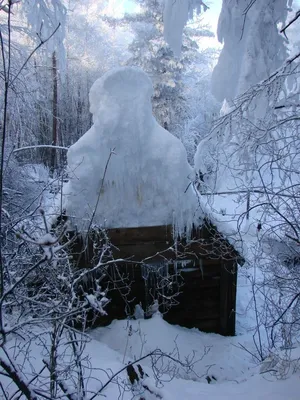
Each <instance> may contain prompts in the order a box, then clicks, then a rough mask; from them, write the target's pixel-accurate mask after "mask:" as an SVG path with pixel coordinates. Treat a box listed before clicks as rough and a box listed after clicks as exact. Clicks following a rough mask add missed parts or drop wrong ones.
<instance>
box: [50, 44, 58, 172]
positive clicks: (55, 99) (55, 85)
mask: <svg viewBox="0 0 300 400" xmlns="http://www.w3.org/2000/svg"><path fill="white" fill-rule="evenodd" d="M52 80H53V105H52V145H53V146H57V137H58V135H57V130H58V129H57V128H58V127H57V118H58V115H57V113H58V107H57V103H58V90H57V89H58V73H57V58H56V53H55V51H54V52H53V54H52ZM56 168H57V159H56V149H51V161H50V173H51V175H52V176H53V174H54V171H55V170H56Z"/></svg>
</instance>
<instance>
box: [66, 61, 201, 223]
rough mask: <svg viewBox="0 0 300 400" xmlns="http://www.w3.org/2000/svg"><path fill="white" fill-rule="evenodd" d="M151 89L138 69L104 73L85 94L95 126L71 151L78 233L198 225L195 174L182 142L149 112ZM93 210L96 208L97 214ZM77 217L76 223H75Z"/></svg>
mask: <svg viewBox="0 0 300 400" xmlns="http://www.w3.org/2000/svg"><path fill="white" fill-rule="evenodd" d="M152 91H153V88H152V84H151V81H150V79H149V78H148V76H147V75H146V74H145V73H144V72H143V71H142V70H141V69H139V68H135V67H122V68H116V69H114V70H111V71H110V72H107V73H106V74H104V75H103V77H101V78H100V79H98V80H97V81H96V82H95V83H94V85H93V86H92V88H91V91H90V110H91V112H92V114H93V126H92V127H91V128H90V130H89V131H88V132H86V133H85V134H84V135H83V136H82V137H81V138H80V139H79V140H78V141H77V142H76V143H75V144H73V145H72V146H71V147H70V149H69V151H68V170H69V182H68V183H67V184H65V185H64V187H63V194H64V196H63V197H64V199H65V204H64V207H65V209H66V211H67V215H69V216H71V217H74V218H73V222H74V224H75V225H77V226H78V227H79V228H80V229H81V230H84V228H86V227H87V226H88V224H89V221H90V219H91V216H92V215H93V213H94V210H95V209H96V211H95V215H94V218H93V221H92V222H93V224H96V225H97V226H103V227H107V228H111V227H138V226H154V225H163V224H172V223H173V224H174V226H177V227H178V228H180V227H182V229H183V228H184V227H185V226H191V224H192V223H193V221H195V219H194V218H195V212H196V209H197V199H196V196H195V193H194V191H193V189H192V185H190V186H189V184H190V180H191V179H192V178H193V171H192V168H191V167H190V165H189V164H188V162H187V156H186V151H185V148H184V146H183V144H182V143H181V142H180V140H179V139H177V138H175V137H174V136H173V135H172V134H170V133H169V132H168V131H166V130H165V129H163V128H162V127H161V126H160V125H159V124H158V123H157V122H156V120H155V119H154V117H153V115H152V108H151V95H152ZM96 206H97V207H96ZM75 216H76V218H75Z"/></svg>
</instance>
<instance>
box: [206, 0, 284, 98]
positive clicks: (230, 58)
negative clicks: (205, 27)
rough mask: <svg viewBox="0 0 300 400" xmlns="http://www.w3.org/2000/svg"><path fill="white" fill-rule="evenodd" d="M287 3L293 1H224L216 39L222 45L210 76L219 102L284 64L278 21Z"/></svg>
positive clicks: (282, 19) (238, 92)
mask: <svg viewBox="0 0 300 400" xmlns="http://www.w3.org/2000/svg"><path fill="white" fill-rule="evenodd" d="M288 3H289V5H291V3H292V1H290V0H289V1H287V0H275V1H274V0H270V1H269V0H268V1H265V0H256V1H255V2H253V1H249V0H242V1H228V0H224V1H223V5H222V10H221V14H220V17H219V23H218V39H219V41H220V42H221V43H223V44H224V46H223V49H222V51H221V54H220V57H219V60H218V64H217V66H216V67H215V69H214V72H213V76H212V90H213V93H214V95H215V96H216V98H217V99H218V100H219V101H222V100H224V99H227V100H232V99H234V98H235V97H236V96H238V95H240V94H242V93H243V92H244V91H246V90H247V89H249V87H251V86H252V85H253V84H256V83H258V82H259V81H261V80H263V79H266V78H267V77H268V76H270V75H271V73H272V72H273V71H275V70H276V69H277V68H279V67H280V66H281V65H282V64H283V62H284V60H285V59H286V57H287V46H286V42H287V40H286V38H285V37H284V35H282V34H280V32H279V28H278V24H279V23H283V22H284V21H285V20H286V17H287V11H288Z"/></svg>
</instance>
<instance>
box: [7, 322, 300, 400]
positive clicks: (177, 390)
mask: <svg viewBox="0 0 300 400" xmlns="http://www.w3.org/2000/svg"><path fill="white" fill-rule="evenodd" d="M48 328H49V329H50V330H51V328H50V327H48ZM33 332H34V334H35V335H36V336H37V337H38V339H36V340H32V341H31V343H30V362H29V363H25V364H23V356H24V350H27V349H28V342H27V340H22V338H21V337H20V336H18V337H16V339H15V340H14V339H13V338H10V339H9V342H8V343H7V344H8V345H7V348H9V354H11V356H12V355H13V358H14V360H16V361H18V362H19V365H22V374H24V376H25V377H26V378H27V380H28V381H29V380H30V379H31V378H32V376H33V375H32V371H33V370H35V371H38V370H40V369H41V367H42V366H43V363H42V360H43V359H44V358H45V357H47V356H48V352H47V350H46V349H47V348H48V350H49V348H50V347H49V346H50V342H49V337H50V331H49V330H47V328H46V327H45V329H44V332H43V331H38V329H34V328H33ZM90 336H91V338H92V340H91V341H90V342H89V343H87V346H86V348H85V350H84V352H83V355H82V356H83V365H84V366H85V365H86V368H83V371H84V374H85V384H86V386H87V389H88V393H89V395H90V396H88V398H89V397H91V396H92V394H93V393H94V392H95V391H97V390H99V389H100V388H101V387H102V386H103V385H105V384H106V383H107V382H108V381H109V380H110V377H111V376H112V375H113V374H115V373H117V372H118V371H120V370H121V369H123V368H124V367H125V366H126V365H127V363H128V362H133V361H134V360H138V359H139V358H140V357H143V356H145V355H146V354H148V353H149V352H151V351H153V350H156V349H161V350H162V351H163V352H164V353H166V354H168V355H170V356H172V357H173V358H174V359H178V358H179V359H180V360H181V361H182V362H183V363H185V362H186V360H187V359H189V360H190V361H191V362H192V364H193V366H192V370H187V369H185V368H183V367H180V366H178V365H177V367H176V368H174V369H173V370H171V368H172V366H173V367H175V366H176V364H173V363H171V364H169V371H170V372H171V375H172V376H171V377H170V376H169V375H167V374H163V375H162V376H160V379H159V382H155V380H154V372H153V370H152V368H151V359H150V358H148V359H147V358H146V359H144V360H142V361H140V362H138V363H140V364H141V366H142V368H143V370H144V371H145V373H147V374H148V376H149V377H147V378H145V380H144V381H143V383H144V384H146V385H147V386H148V388H150V389H151V391H152V392H153V394H152V395H151V394H150V393H149V392H143V396H144V397H143V398H145V399H146V400H155V399H157V398H159V397H156V394H159V395H160V396H161V397H160V398H161V399H162V400H196V399H202V398H203V399H209V400H241V399H242V400H254V399H255V400H298V399H299V387H300V376H299V368H298V369H297V367H296V366H297V362H296V363H295V362H294V363H293V362H292V363H290V364H289V365H290V368H288V367H287V369H288V373H286V375H285V378H286V379H278V378H276V377H275V376H274V375H273V374H272V372H271V373H269V372H264V371H266V370H267V369H268V366H269V365H272V368H271V369H272V370H279V369H280V368H284V363H283V364H282V363H280V361H279V362H276V358H272V355H270V358H268V359H267V360H266V361H265V362H264V363H263V364H260V365H259V364H257V363H255V362H254V359H253V357H252V356H251V355H250V354H249V353H248V352H247V351H246V350H243V349H241V348H240V344H241V345H243V346H245V348H246V349H247V350H249V351H253V352H255V349H254V344H253V342H252V334H247V335H242V336H237V337H222V336H220V335H216V334H208V333H203V332H200V331H198V330H197V329H187V328H182V327H179V326H174V325H169V324H168V323H167V322H165V321H164V320H163V319H162V318H161V317H160V316H159V315H155V316H154V317H153V318H151V319H148V320H131V321H129V320H121V321H113V323H112V324H111V325H109V326H108V327H105V328H98V329H95V330H93V331H91V332H90ZM63 342H64V340H61V341H60V346H59V350H58V351H59V354H61V353H60V352H62V351H63V349H64V347H63ZM299 350H300V349H299V348H295V349H294V350H293V354H292V355H291V359H292V360H297V359H298V360H299V356H300V351H299ZM0 355H1V356H2V357H4V358H5V355H4V354H3V351H2V349H0ZM67 360H68V358H67ZM167 363H168V360H167V359H165V360H162V359H161V360H160V361H159V362H158V364H157V367H158V368H159V370H161V369H163V367H167V365H168V364H167ZM293 365H294V366H295V368H293V367H292V366H293ZM135 366H136V365H135ZM91 367H92V368H94V369H93V370H92V369H91ZM124 369H125V368H124ZM75 373H76V371H74V375H75ZM44 376H45V377H46V378H47V375H46V374H44ZM207 376H209V377H212V376H214V378H215V379H216V380H212V381H211V383H210V384H208V382H207V379H206V377H207ZM46 378H44V381H45V379H46ZM44 381H43V380H42V383H41V385H42V384H43V382H44ZM1 383H2V385H3V386H4V387H5V388H6V389H7V391H8V392H9V393H10V394H12V393H14V391H15V390H16V387H15V386H14V384H12V383H10V382H9V380H8V379H7V378H6V377H5V376H2V377H1ZM9 383H10V384H9ZM63 383H64V385H65V386H66V387H68V388H69V392H70V393H74V389H73V382H71V381H68V380H66V379H64V380H63ZM118 383H119V384H116V381H113V382H111V383H109V384H108V385H107V386H106V388H105V389H104V390H103V391H102V392H101V393H100V394H98V395H97V396H96V397H95V399H96V400H98V399H99V400H100V399H102V398H107V399H111V400H115V399H119V398H122V399H123V400H139V399H140V398H141V394H142V392H141V391H139V390H138V389H139V387H138V386H136V387H133V388H132V390H130V386H129V381H128V377H127V374H126V370H125V371H123V372H121V373H120V374H119V376H118ZM42 388H43V387H42ZM43 389H44V388H43ZM124 389H126V391H124ZM75 393H77V392H76V391H75ZM104 396H105V397H104Z"/></svg>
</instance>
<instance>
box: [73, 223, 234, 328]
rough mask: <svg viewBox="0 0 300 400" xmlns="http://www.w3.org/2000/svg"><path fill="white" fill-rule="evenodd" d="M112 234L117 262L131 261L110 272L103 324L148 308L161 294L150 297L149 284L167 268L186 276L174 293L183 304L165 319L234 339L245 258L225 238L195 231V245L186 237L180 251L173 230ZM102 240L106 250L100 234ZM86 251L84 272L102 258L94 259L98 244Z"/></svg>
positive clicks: (82, 262)
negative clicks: (138, 306)
mask: <svg viewBox="0 0 300 400" xmlns="http://www.w3.org/2000/svg"><path fill="white" fill-rule="evenodd" d="M212 229H213V228H212ZM107 235H108V237H109V239H110V241H111V243H112V244H113V246H114V247H113V257H114V259H123V260H126V262H125V261H123V262H121V263H119V264H118V265H117V266H112V267H110V269H109V270H108V271H107V272H108V273H107V277H106V278H105V279H104V280H103V281H102V283H101V284H102V285H103V286H104V287H105V286H106V285H108V286H109V287H110V288H111V289H110V291H109V293H108V297H109V298H110V299H111V302H110V304H109V305H108V307H107V312H108V316H107V317H101V318H100V319H99V323H100V324H108V323H110V322H111V321H112V320H113V319H122V318H126V317H130V316H132V315H133V312H134V306H135V305H136V304H139V303H140V304H141V305H142V307H143V308H144V309H146V308H147V307H148V306H149V305H150V304H151V302H152V301H153V299H154V298H155V296H156V295H157V293H155V290H156V289H153V291H152V293H151V294H150V293H149V292H147V290H148V289H149V285H150V284H152V285H154V286H155V282H156V281H155V279H156V278H155V277H154V275H153V271H154V270H155V268H160V266H166V265H168V271H169V273H170V274H174V273H175V272H176V271H178V270H180V271H181V277H182V278H181V279H182V282H184V285H183V286H180V285H179V286H178V282H177V283H176V282H174V290H177V289H178V288H179V290H180V294H179V295H178V297H176V300H177V301H178V303H179V304H178V305H176V306H173V307H172V308H171V309H170V310H169V311H168V312H167V313H166V314H164V318H165V319H166V320H167V321H168V322H170V323H174V324H179V325H182V326H186V327H195V328H199V329H200V330H203V331H207V332H216V333H221V334H223V335H234V333H235V302H236V275H237V274H236V272H237V271H236V268H237V262H238V261H239V260H240V258H239V255H238V253H237V252H236V251H235V250H234V249H233V247H232V246H230V245H229V243H228V242H227V241H226V240H224V239H222V238H221V235H219V237H218V236H216V237H217V239H216V237H214V238H212V237H211V235H212V231H211V230H210V229H208V228H205V229H204V228H203V229H202V228H201V229H195V230H194V232H193V234H192V237H193V238H194V241H192V242H187V241H186V240H185V239H184V238H183V239H181V240H178V241H177V243H176V246H174V239H173V232H172V227H171V226H155V227H145V228H120V229H110V230H108V231H107ZM99 240H100V242H99V245H100V246H101V243H102V242H101V240H102V238H101V235H99ZM222 240H223V241H222ZM85 246H86V247H85V248H84V251H81V250H80V251H79V252H78V253H79V254H81V256H80V257H78V266H79V267H83V266H84V267H85V266H87V265H91V266H93V265H94V264H93V263H95V262H97V257H95V258H93V257H94V256H95V250H94V247H93V243H92V242H87V243H85ZM78 247H80V246H78ZM81 248H82V247H81ZM147 265H148V267H147ZM146 267H147V268H149V269H150V270H152V272H151V273H150V278H148V279H150V280H149V281H148V282H147V287H148V289H146V285H145V279H144V278H145V276H143V275H142V270H143V271H145V268H146ZM162 268H164V267H162ZM122 280H123V282H122ZM113 282H114V283H113ZM128 287H130V292H129V293H128ZM161 311H164V310H163V309H162V310H161Z"/></svg>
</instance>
